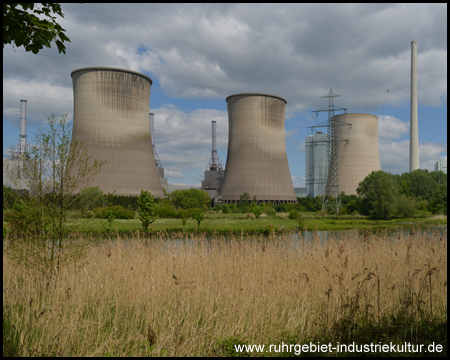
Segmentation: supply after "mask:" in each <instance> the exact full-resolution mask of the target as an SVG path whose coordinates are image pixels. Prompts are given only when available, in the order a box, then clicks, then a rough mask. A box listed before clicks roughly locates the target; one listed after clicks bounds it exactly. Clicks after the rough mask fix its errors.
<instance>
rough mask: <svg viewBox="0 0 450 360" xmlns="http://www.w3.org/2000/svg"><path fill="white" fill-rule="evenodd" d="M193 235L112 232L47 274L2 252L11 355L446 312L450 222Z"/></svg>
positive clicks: (270, 336) (339, 330)
mask: <svg viewBox="0 0 450 360" xmlns="http://www.w3.org/2000/svg"><path fill="white" fill-rule="evenodd" d="M188 236H189V237H188V238H184V239H183V240H176V241H175V240H174V241H160V240H164V234H160V239H153V240H149V239H140V238H139V236H137V237H135V238H134V239H133V240H130V241H126V242H125V241H121V240H115V241H113V240H111V241H110V242H108V243H105V244H104V245H100V246H93V247H92V248H91V249H90V250H89V251H88V254H87V255H86V256H85V258H83V259H82V260H80V261H78V262H77V263H74V262H70V263H69V262H68V263H67V264H66V265H65V266H64V267H62V268H61V269H60V270H59V272H58V274H57V275H55V276H54V277H53V278H51V279H45V278H42V277H41V276H40V275H39V273H38V272H37V271H34V270H33V269H29V268H28V269H27V268H24V267H22V266H20V265H19V266H18V265H16V264H15V263H13V262H12V261H11V260H10V259H9V258H8V257H7V256H6V255H5V254H4V255H3V288H4V290H3V324H4V325H3V330H4V338H3V339H4V340H3V343H4V350H3V351H4V355H5V346H6V352H7V354H9V355H20V356H51V355H56V356H143V355H144V356H145V355H155V356H157V355H162V356H170V355H173V356H189V355H190V356H193V355H227V354H228V355H232V353H227V350H226V345H224V344H227V341H228V342H229V341H231V342H233V341H236V342H238V341H243V342H247V343H249V344H269V343H272V344H274V343H277V342H281V341H285V342H286V341H291V342H293V343H295V342H296V343H302V342H304V341H306V340H315V341H318V340H319V341H320V340H322V339H328V340H329V341H334V342H338V341H339V342H340V343H344V342H346V341H354V340H355V336H357V334H358V332H357V329H361V328H365V329H368V328H371V329H376V328H377V327H383V326H386V324H387V323H390V324H395V322H398V321H404V322H405V321H406V323H405V324H406V326H405V327H402V328H401V329H402V330H401V331H404V332H405V333H398V334H395V335H394V336H396V337H397V339H398V340H399V341H400V340H401V339H403V338H404V336H406V335H407V334H406V332H408V333H409V334H413V333H414V327H417V326H418V324H420V323H421V322H424V321H426V322H431V323H432V322H433V321H441V322H442V321H446V318H447V234H446V232H445V233H444V234H443V235H440V234H439V233H425V232H411V233H410V234H409V235H398V236H397V237H395V238H389V237H388V236H387V235H373V234H371V233H366V234H365V235H364V236H362V237H358V236H354V237H346V238H344V237H341V238H339V237H336V238H333V239H331V240H329V241H327V242H325V243H321V242H320V241H319V240H318V239H316V240H314V239H313V241H310V242H305V241H303V242H302V241H300V242H298V243H294V242H292V241H288V240H286V238H283V236H275V235H272V236H271V237H270V238H265V237H258V236H256V235H253V236H245V235H242V234H237V235H236V236H235V237H232V238H231V239H227V240H225V239H223V238H221V237H216V238H214V239H213V240H211V241H204V240H203V239H201V238H200V237H195V236H194V235H192V234H191V235H188ZM300 236H301V234H300ZM180 237H182V236H180ZM242 240H247V241H242ZM389 326H390V325H389ZM5 329H6V335H5ZM374 334H376V332H374ZM374 336H375V335H374ZM230 339H231V340H230ZM356 340H358V339H356ZM373 341H374V342H378V341H383V339H382V338H378V339H373ZM413 341H414V339H413ZM415 341H416V342H418V343H420V339H415ZM5 344H6V345H5Z"/></svg>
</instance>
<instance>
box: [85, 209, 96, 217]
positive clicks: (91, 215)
mask: <svg viewBox="0 0 450 360" xmlns="http://www.w3.org/2000/svg"><path fill="white" fill-rule="evenodd" d="M84 216H85V217H86V218H87V219H92V218H93V217H94V216H95V214H94V212H93V211H91V210H88V211H86V212H85V213H84Z"/></svg>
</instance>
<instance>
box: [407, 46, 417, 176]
mask: <svg viewBox="0 0 450 360" xmlns="http://www.w3.org/2000/svg"><path fill="white" fill-rule="evenodd" d="M417 169H419V125H418V118H417V41H411V120H410V140H409V172H411V171H414V170H417Z"/></svg>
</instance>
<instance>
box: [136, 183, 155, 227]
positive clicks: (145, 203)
mask: <svg viewBox="0 0 450 360" xmlns="http://www.w3.org/2000/svg"><path fill="white" fill-rule="evenodd" d="M138 204H139V218H140V219H141V223H142V227H143V228H144V229H145V230H148V227H149V226H150V224H151V223H153V222H154V221H155V220H156V209H157V207H158V206H157V205H156V204H155V199H154V198H153V196H152V194H151V193H150V192H149V191H146V190H141V195H140V196H139V198H138Z"/></svg>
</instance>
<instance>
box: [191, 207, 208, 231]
mask: <svg viewBox="0 0 450 360" xmlns="http://www.w3.org/2000/svg"><path fill="white" fill-rule="evenodd" d="M193 217H194V220H196V221H197V224H198V226H197V229H199V228H200V223H201V222H202V221H203V219H204V218H205V216H204V214H203V211H201V210H199V211H196V212H195V214H194V216H193Z"/></svg>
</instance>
